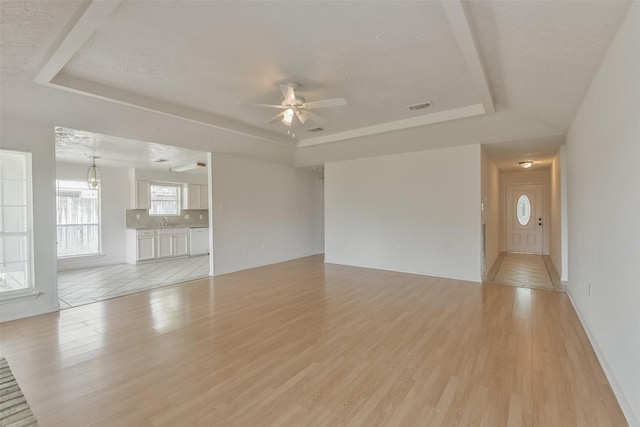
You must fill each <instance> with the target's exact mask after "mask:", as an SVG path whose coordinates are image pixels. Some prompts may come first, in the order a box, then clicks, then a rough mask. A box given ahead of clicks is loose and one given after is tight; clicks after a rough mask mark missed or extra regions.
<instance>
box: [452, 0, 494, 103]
mask: <svg viewBox="0 0 640 427" xmlns="http://www.w3.org/2000/svg"><path fill="white" fill-rule="evenodd" d="M441 3H442V8H443V9H444V14H445V15H446V17H447V20H448V21H449V26H450V27H451V31H452V32H453V36H454V37H455V39H456V41H457V42H458V47H459V48H460V54H461V55H462V58H464V62H465V64H466V65H467V69H468V70H469V75H470V76H471V81H473V84H474V86H475V87H476V89H477V90H478V94H479V95H480V99H481V100H482V105H484V109H485V111H486V112H487V113H494V112H495V111H496V108H495V106H494V104H493V99H492V98H491V91H490V90H489V84H488V83H487V77H486V75H485V72H484V68H483V67H482V61H481V60H480V55H479V54H478V43H477V42H476V40H475V38H474V36H473V33H472V32H471V27H470V26H469V21H468V19H467V14H466V12H465V9H464V5H463V4H462V1H460V0H442V1H441Z"/></svg>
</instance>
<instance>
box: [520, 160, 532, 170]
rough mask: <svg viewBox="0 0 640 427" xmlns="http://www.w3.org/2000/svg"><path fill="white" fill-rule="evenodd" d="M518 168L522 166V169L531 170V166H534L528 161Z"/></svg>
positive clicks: (521, 163)
mask: <svg viewBox="0 0 640 427" xmlns="http://www.w3.org/2000/svg"><path fill="white" fill-rule="evenodd" d="M518 166H520V167H521V168H525V169H529V168H530V167H531V166H533V162H532V161H531V160H527V161H526V162H519V163H518Z"/></svg>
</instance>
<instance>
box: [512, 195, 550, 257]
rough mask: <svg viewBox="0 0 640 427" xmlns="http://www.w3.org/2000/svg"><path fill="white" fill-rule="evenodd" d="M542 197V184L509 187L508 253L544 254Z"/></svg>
mask: <svg viewBox="0 0 640 427" xmlns="http://www.w3.org/2000/svg"><path fill="white" fill-rule="evenodd" d="M542 196H543V185H542V184H525V185H508V186H507V194H506V203H505V205H506V212H505V219H506V221H505V226H506V249H507V251H510V252H528V253H536V254H541V253H542Z"/></svg>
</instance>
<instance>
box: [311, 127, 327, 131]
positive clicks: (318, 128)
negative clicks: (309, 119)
mask: <svg viewBox="0 0 640 427" xmlns="http://www.w3.org/2000/svg"><path fill="white" fill-rule="evenodd" d="M323 130H324V129H323V128H321V127H317V128H311V129H307V132H320V131H323Z"/></svg>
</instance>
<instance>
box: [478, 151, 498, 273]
mask: <svg viewBox="0 0 640 427" xmlns="http://www.w3.org/2000/svg"><path fill="white" fill-rule="evenodd" d="M481 157H482V164H481V174H482V190H481V191H482V195H481V197H482V199H481V200H482V224H484V225H485V265H484V266H483V267H484V268H483V274H487V273H488V272H489V270H490V269H491V267H492V266H493V263H494V262H495V261H496V258H498V255H499V254H500V171H499V170H498V167H497V166H496V164H495V163H494V162H493V160H491V157H489V156H488V155H487V153H486V152H485V150H484V149H483V150H482V152H481Z"/></svg>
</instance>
